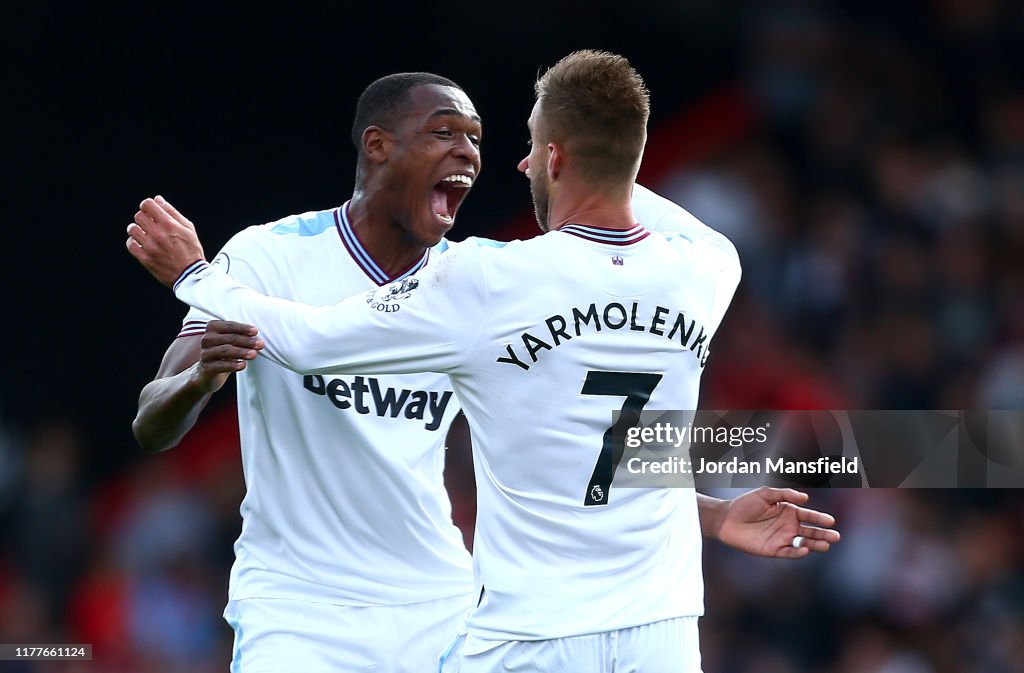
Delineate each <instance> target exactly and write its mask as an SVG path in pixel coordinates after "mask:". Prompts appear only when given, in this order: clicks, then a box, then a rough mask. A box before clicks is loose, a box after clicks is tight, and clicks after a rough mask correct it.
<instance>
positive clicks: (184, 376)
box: [132, 320, 263, 452]
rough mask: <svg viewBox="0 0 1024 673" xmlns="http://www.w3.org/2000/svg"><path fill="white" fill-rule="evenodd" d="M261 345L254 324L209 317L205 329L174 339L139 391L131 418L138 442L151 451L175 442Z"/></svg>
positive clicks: (169, 445) (159, 449)
mask: <svg viewBox="0 0 1024 673" xmlns="http://www.w3.org/2000/svg"><path fill="white" fill-rule="evenodd" d="M262 346H263V344H262V342H261V341H260V340H259V339H258V338H257V337H256V328H255V327H253V326H251V325H244V324H242V323H235V322H228V321H224V320H211V321H210V322H209V323H207V325H206V333H205V334H202V335H194V336H183V337H179V338H177V339H175V340H174V342H173V343H172V344H171V345H170V347H168V349H167V352H166V353H164V358H163V361H162V362H161V363H160V369H159V371H157V374H156V378H154V379H153V380H152V381H150V382H149V383H148V384H146V387H144V388H143V389H142V393H141V394H140V395H139V410H138V413H137V414H136V416H135V420H134V421H132V434H134V435H135V440H136V441H137V442H138V443H139V446H141V447H142V448H143V449H145V450H146V451H151V452H157V451H165V450H167V449H170V448H172V447H175V446H177V445H178V443H179V442H180V441H181V438H182V437H184V436H185V434H186V433H187V432H188V431H189V430H191V429H192V426H194V425H195V423H196V420H197V419H198V418H199V414H200V412H202V410H203V408H204V407H205V406H206V403H207V402H208V401H209V399H210V396H211V395H212V394H213V393H214V392H216V391H218V390H220V388H221V387H222V386H223V385H224V383H225V382H226V381H227V379H228V376H230V375H231V374H232V373H233V372H238V371H242V370H243V369H245V366H246V362H247V361H248V360H251V359H253V358H255V357H256V353H257V351H258V350H259V349H260V348H262Z"/></svg>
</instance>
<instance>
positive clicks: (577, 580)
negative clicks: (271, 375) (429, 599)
mask: <svg viewBox="0 0 1024 673" xmlns="http://www.w3.org/2000/svg"><path fill="white" fill-rule="evenodd" d="M638 196H639V198H638V199H637V200H638V201H640V200H644V199H646V200H645V201H643V202H642V203H638V204H637V205H638V207H637V208H636V212H637V215H638V217H637V219H638V220H639V221H640V223H639V224H637V225H635V226H633V227H632V228H630V229H627V230H609V229H599V228H595V227H589V226H582V225H566V226H564V227H562V228H561V229H560V230H559V231H554V232H550V233H548V234H545V235H543V236H539V237H537V238H535V239H532V240H529V241H518V242H513V243H509V244H507V245H502V244H496V243H493V242H490V241H483V240H479V239H472V238H471V239H468V240H467V241H466V242H464V243H461V244H456V245H453V246H452V248H451V249H450V250H449V251H448V252H447V253H446V254H445V255H444V256H442V257H441V258H440V259H439V260H436V261H435V262H433V263H431V264H430V266H428V267H427V268H426V269H424V270H422V271H421V272H420V273H419V274H417V276H416V277H415V278H412V279H407V280H406V281H405V282H400V283H395V284H392V285H390V286H387V287H383V288H380V289H379V290H376V291H373V292H367V293H364V294H362V295H358V296H354V297H350V298H349V299H347V300H345V301H343V302H341V303H340V304H338V305H336V306H333V307H319V308H313V307H307V306H299V305H296V304H294V303H291V302H286V301H282V300H280V299H275V298H268V297H262V296H260V295H259V294H258V293H256V292H254V291H253V290H251V289H249V288H246V287H244V286H242V285H240V284H239V283H237V282H235V281H233V280H232V279H230V278H228V277H226V276H225V275H224V274H222V273H219V272H217V271H216V269H213V268H211V267H210V266H209V265H207V264H205V263H203V262H200V263H197V264H196V265H194V266H193V267H191V268H190V269H188V270H186V272H185V273H184V274H183V275H182V277H181V279H179V281H178V283H177V284H176V286H175V291H176V293H177V295H178V296H179V298H181V299H183V300H184V301H186V302H187V303H189V304H192V305H194V306H198V307H201V308H203V309H204V310H206V311H208V312H210V313H212V314H214V315H218V316H221V317H225V318H231V319H235V320H242V321H244V322H249V323H252V324H255V325H257V326H259V327H260V328H261V330H262V333H263V337H264V339H265V341H266V348H265V349H264V351H263V354H264V355H265V356H266V357H268V358H269V359H272V360H275V361H276V362H279V363H281V364H283V365H285V366H288V367H291V368H294V369H295V370H297V371H303V372H307V373H310V374H317V373H320V372H325V371H347V372H355V371H363V370H366V371H370V370H373V371H385V372H392V373H408V372H417V371H433V372H444V373H448V374H449V375H450V377H451V380H452V383H453V385H454V388H455V391H456V394H457V395H458V396H459V399H460V401H461V402H462V405H463V409H464V410H465V413H466V416H467V418H468V420H469V424H470V428H471V430H472V436H473V449H474V458H475V469H476V477H477V496H478V504H477V524H476V536H475V548H474V566H475V573H476V582H477V590H478V591H480V592H481V600H480V603H479V605H478V607H477V608H476V609H475V610H474V611H473V612H472V613H471V615H470V617H469V630H470V634H471V635H473V636H474V637H477V638H485V639H490V640H539V639H548V638H559V637H567V636H574V635H581V634H587V633H598V632H603V631H610V630H615V629H620V628H629V627H632V626H637V625H640V624H647V623H652V622H656V621H660V620H663V619H669V618H673V617H680V616H689V615H699V614H701V613H702V611H703V582H702V577H701V567H700V564H701V535H700V529H699V519H698V515H697V504H696V496H695V492H694V491H693V490H687V489H667V488H662V489H654V488H647V489H644V488H616V485H615V483H614V481H613V480H612V478H611V476H610V474H611V473H610V471H609V470H608V464H609V462H610V460H611V459H610V457H609V456H610V455H611V454H612V452H613V448H612V447H606V446H605V444H604V437H605V434H606V432H607V431H608V429H609V426H610V425H611V423H612V414H613V412H615V411H619V410H621V409H623V408H624V407H625V406H626V405H628V404H633V405H634V406H637V405H639V406H640V407H644V406H646V408H649V409H684V410H685V409H695V408H696V406H697V396H698V388H699V382H700V375H701V372H702V371H703V367H704V365H705V363H706V361H707V357H708V349H709V346H710V344H711V341H712V338H713V336H714V334H715V332H716V330H717V329H718V326H719V324H720V323H721V320H722V318H723V316H724V313H725V309H726V307H727V306H728V304H729V301H730V299H731V297H732V295H733V293H734V291H735V288H736V285H737V283H738V281H739V262H738V259H737V257H736V252H735V249H734V248H733V247H732V245H731V244H730V243H729V242H728V241H727V240H726V239H725V238H724V237H722V236H720V235H718V234H715V233H714V232H712V231H711V230H709V229H707V228H706V227H704V226H703V225H701V224H700V223H699V222H697V221H696V220H695V219H693V218H692V217H691V216H689V215H688V214H686V213H684V212H683V211H681V210H680V209H678V207H676V206H675V205H674V204H671V203H669V202H667V201H665V200H663V199H661V198H660V197H657V196H656V195H653V194H651V193H649V192H643V193H641V194H640V195H638ZM648 220H649V221H651V222H652V223H653V226H657V227H658V228H660V229H663V230H665V231H668V232H669V233H667V234H666V235H662V234H661V233H658V232H652V231H650V230H649V229H648V228H647V227H646V226H644V222H645V221H648ZM673 230H674V231H673ZM602 465H603V466H604V467H602Z"/></svg>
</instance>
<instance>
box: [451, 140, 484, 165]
mask: <svg viewBox="0 0 1024 673" xmlns="http://www.w3.org/2000/svg"><path fill="white" fill-rule="evenodd" d="M452 154H454V155H455V156H457V157H459V158H461V159H467V160H469V162H470V163H472V164H473V166H475V167H476V168H477V169H478V170H479V168H480V148H479V147H478V146H477V145H476V144H475V143H474V142H473V141H472V140H471V139H470V137H469V136H467V135H465V134H463V135H461V136H459V139H458V141H457V142H455V143H454V144H453V145H452Z"/></svg>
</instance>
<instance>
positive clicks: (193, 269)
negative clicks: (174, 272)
mask: <svg viewBox="0 0 1024 673" xmlns="http://www.w3.org/2000/svg"><path fill="white" fill-rule="evenodd" d="M208 268H210V263H209V262H207V261H206V260H205V259H199V260H196V261H194V262H192V263H191V264H189V265H188V266H186V267H185V270H184V271H182V272H181V275H180V276H178V280H176V281H174V285H173V286H172V287H171V289H172V290H173V291H175V292H177V291H178V286H179V285H181V284H182V283H183V282H184V281H185V279H186V278H188V277H189V276H191V275H193V274H197V273H199V272H200V271H202V270H203V269H208Z"/></svg>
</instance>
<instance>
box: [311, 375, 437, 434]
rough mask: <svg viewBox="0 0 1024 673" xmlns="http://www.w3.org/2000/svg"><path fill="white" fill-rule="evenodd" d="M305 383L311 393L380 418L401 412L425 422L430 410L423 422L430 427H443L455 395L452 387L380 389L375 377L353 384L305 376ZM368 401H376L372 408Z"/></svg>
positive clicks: (429, 428) (353, 381)
mask: <svg viewBox="0 0 1024 673" xmlns="http://www.w3.org/2000/svg"><path fill="white" fill-rule="evenodd" d="M302 386H303V387H304V388H305V389H306V390H308V391H309V392H311V393H316V394H317V395H324V396H326V397H327V399H329V400H330V401H331V404H333V405H334V406H336V407H338V408H339V409H349V408H355V410H356V412H358V413H360V414H369V413H371V412H373V413H376V414H377V415H378V416H380V417H381V418H384V417H385V416H390V417H391V418H398V415H399V414H402V415H403V416H405V417H406V418H408V419H415V420H420V421H422V420H424V416H426V415H427V414H428V413H429V415H430V420H429V421H428V422H426V423H424V425H423V427H425V428H426V429H427V430H437V429H438V428H439V427H441V420H442V419H443V418H444V410H445V409H446V408H447V407H448V400H450V399H451V397H452V391H450V390H446V391H444V392H443V393H439V392H437V391H436V390H431V391H426V390H408V389H406V388H402V389H401V390H395V389H394V388H385V389H384V390H383V391H381V389H380V382H379V381H378V380H377V379H375V378H373V377H372V376H371V377H366V378H364V377H362V376H357V377H355V378H354V379H352V382H351V383H349V382H348V381H343V380H342V379H330V380H329V381H325V380H324V377H322V376H303V377H302ZM367 393H369V395H367ZM368 401H369V402H372V403H373V407H372V408H371V407H370V406H369V404H368Z"/></svg>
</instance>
